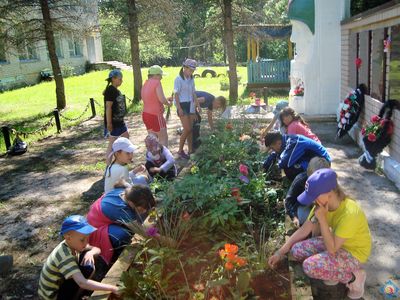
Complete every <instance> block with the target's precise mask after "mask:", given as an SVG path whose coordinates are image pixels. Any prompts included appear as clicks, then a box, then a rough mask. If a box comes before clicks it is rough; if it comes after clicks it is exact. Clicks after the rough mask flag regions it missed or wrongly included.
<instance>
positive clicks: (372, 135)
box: [368, 133, 376, 142]
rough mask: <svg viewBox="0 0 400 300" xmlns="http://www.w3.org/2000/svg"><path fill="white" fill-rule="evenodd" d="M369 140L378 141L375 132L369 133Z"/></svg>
mask: <svg viewBox="0 0 400 300" xmlns="http://www.w3.org/2000/svg"><path fill="white" fill-rule="evenodd" d="M368 141H370V142H375V141H376V135H375V133H369V134H368Z"/></svg>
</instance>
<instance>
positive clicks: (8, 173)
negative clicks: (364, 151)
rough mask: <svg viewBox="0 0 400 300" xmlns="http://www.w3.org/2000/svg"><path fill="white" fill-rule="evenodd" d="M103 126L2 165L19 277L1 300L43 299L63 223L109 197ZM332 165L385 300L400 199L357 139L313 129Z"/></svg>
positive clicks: (2, 221)
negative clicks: (352, 204) (366, 230)
mask: <svg viewBox="0 0 400 300" xmlns="http://www.w3.org/2000/svg"><path fill="white" fill-rule="evenodd" d="M134 120H135V121H133V120H132V119H131V120H130V124H129V128H130V134H131V137H132V141H133V142H134V143H136V144H139V145H141V147H140V149H139V153H138V154H137V157H138V160H137V161H138V163H139V162H143V161H144V146H143V140H144V137H145V135H146V131H145V128H144V126H143V125H142V122H141V119H140V117H139V116H137V115H136V116H134ZM101 122H102V121H101V119H100V118H96V119H93V120H90V121H87V122H85V123H83V124H81V125H80V126H78V127H75V128H73V129H71V130H67V131H65V132H63V133H62V134H60V135H58V136H54V137H50V138H47V139H45V140H43V141H41V142H38V143H36V144H34V145H31V146H30V149H29V152H28V153H26V154H24V155H23V156H21V157H11V158H1V159H0V186H1V189H0V216H1V217H0V254H12V255H13V256H14V269H13V270H12V272H11V273H10V274H8V276H6V277H0V299H10V300H11V299H36V296H35V294H36V289H37V281H38V275H39V273H40V269H41V266H42V264H43V262H44V261H45V259H46V257H47V256H48V254H49V253H50V252H51V251H52V249H53V248H54V247H55V246H56V244H57V243H58V242H59V238H58V230H59V226H60V223H61V221H62V219H63V218H64V217H65V216H67V215H69V214H72V213H80V214H85V213H86V212H87V209H88V207H89V205H90V204H91V203H92V202H93V201H94V200H96V199H97V198H98V197H99V196H100V195H101V193H102V190H103V180H102V175H103V172H104V163H103V161H104V159H103V157H104V152H105V148H106V145H107V142H106V141H105V140H104V139H102V138H101V134H102V124H101ZM179 124H180V123H179V120H178V119H177V117H176V116H175V115H174V114H173V115H172V119H171V121H170V122H169V124H168V126H169V137H170V149H171V150H172V152H173V153H176V150H177V142H178V136H177V135H176V134H175V130H176V128H177V127H178V125H179ZM312 127H313V129H314V131H315V132H316V133H317V134H318V135H319V136H320V138H321V140H322V141H323V143H324V145H326V146H327V148H328V150H329V152H330V154H331V156H332V157H333V168H334V169H335V170H336V171H337V172H338V174H339V177H340V182H341V183H342V185H343V186H344V188H345V191H346V192H347V193H349V194H350V195H352V196H353V197H354V198H355V199H357V200H359V201H360V202H361V205H362V207H363V209H364V210H365V212H366V214H367V217H368V220H369V224H370V229H371V232H372V235H373V241H374V242H373V252H372V255H371V259H370V261H369V262H368V263H367V265H366V269H367V272H368V279H367V289H366V295H365V299H367V300H369V299H371V300H372V299H384V297H383V296H382V295H381V294H380V293H379V289H380V287H381V286H382V284H383V283H384V282H386V281H387V280H388V279H393V278H394V275H395V274H396V272H397V274H399V272H400V271H399V270H400V255H399V252H400V247H399V246H400V231H399V230H398V228H399V225H400V218H399V217H398V212H399V211H400V197H399V191H398V190H397V189H396V187H395V186H394V185H393V184H392V183H391V182H390V181H389V180H388V179H386V178H385V177H384V176H381V175H378V174H376V173H374V172H371V171H366V170H364V169H363V168H361V167H360V166H359V165H358V163H357V157H358V156H359V155H360V154H361V150H360V149H359V148H358V147H357V146H356V145H355V144H354V143H353V141H352V140H350V138H348V137H345V138H344V139H342V140H340V141H334V131H335V127H336V124H334V123H317V124H312Z"/></svg>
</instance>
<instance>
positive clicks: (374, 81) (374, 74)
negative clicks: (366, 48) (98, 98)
mask: <svg viewBox="0 0 400 300" xmlns="http://www.w3.org/2000/svg"><path fill="white" fill-rule="evenodd" d="M386 35H387V28H379V29H375V30H373V31H372V41H371V44H372V45H371V71H370V72H371V80H370V91H371V93H370V94H371V97H372V98H374V99H377V100H381V101H385V89H386V53H385V52H384V51H383V50H384V48H383V41H384V40H385V38H386Z"/></svg>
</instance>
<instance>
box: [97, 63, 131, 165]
mask: <svg viewBox="0 0 400 300" xmlns="http://www.w3.org/2000/svg"><path fill="white" fill-rule="evenodd" d="M106 81H107V86H106V89H105V90H104V92H103V95H104V127H105V130H104V132H105V135H106V136H108V140H109V144H108V148H107V154H106V162H107V165H109V164H110V161H111V160H110V157H109V154H110V152H111V146H112V144H113V142H114V141H115V140H116V139H117V138H118V137H119V136H123V137H126V138H129V133H128V128H127V126H126V123H125V121H124V117H125V115H126V100H125V96H124V95H122V94H121V92H120V91H119V90H118V87H120V86H121V84H122V72H121V70H119V69H114V70H112V71H111V72H110V73H109V74H108V77H107V79H106Z"/></svg>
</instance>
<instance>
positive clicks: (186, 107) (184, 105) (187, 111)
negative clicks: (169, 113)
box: [177, 102, 194, 116]
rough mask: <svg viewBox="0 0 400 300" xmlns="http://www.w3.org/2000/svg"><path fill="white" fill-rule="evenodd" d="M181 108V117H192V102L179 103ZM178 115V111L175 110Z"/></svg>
mask: <svg viewBox="0 0 400 300" xmlns="http://www.w3.org/2000/svg"><path fill="white" fill-rule="evenodd" d="M180 104H181V108H182V110H183V115H184V116H190V115H194V111H193V112H191V104H192V102H181V103H180ZM177 113H178V110H177Z"/></svg>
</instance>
